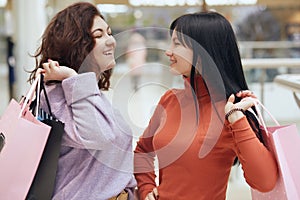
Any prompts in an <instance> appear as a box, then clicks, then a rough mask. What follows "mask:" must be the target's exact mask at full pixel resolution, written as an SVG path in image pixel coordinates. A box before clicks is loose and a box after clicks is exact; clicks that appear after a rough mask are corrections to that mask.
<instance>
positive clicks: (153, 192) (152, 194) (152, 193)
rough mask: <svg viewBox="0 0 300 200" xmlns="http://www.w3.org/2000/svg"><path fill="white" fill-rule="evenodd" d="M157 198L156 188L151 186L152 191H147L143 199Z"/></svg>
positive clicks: (154, 199) (152, 199)
mask: <svg viewBox="0 0 300 200" xmlns="http://www.w3.org/2000/svg"><path fill="white" fill-rule="evenodd" d="M156 199H158V191H157V188H153V190H152V192H149V193H148V194H147V196H146V198H145V200H156Z"/></svg>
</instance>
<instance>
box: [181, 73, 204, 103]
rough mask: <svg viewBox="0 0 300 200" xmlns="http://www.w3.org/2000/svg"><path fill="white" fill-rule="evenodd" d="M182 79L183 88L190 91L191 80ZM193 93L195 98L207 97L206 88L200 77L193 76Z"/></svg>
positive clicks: (187, 78)
mask: <svg viewBox="0 0 300 200" xmlns="http://www.w3.org/2000/svg"><path fill="white" fill-rule="evenodd" d="M183 79H184V88H185V89H188V90H189V91H191V89H192V86H191V82H190V80H191V79H190V77H183ZM195 91H196V94H197V98H201V97H204V96H207V95H209V93H208V90H207V87H206V85H205V82H204V80H203V78H202V76H201V75H196V76H195Z"/></svg>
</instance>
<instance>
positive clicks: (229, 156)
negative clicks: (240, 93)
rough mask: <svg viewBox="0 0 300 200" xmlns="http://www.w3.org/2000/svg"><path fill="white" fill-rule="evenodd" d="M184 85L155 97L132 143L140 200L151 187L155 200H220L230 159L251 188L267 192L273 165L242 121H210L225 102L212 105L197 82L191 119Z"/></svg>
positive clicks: (189, 98) (271, 184) (190, 100)
mask: <svg viewBox="0 0 300 200" xmlns="http://www.w3.org/2000/svg"><path fill="white" fill-rule="evenodd" d="M187 82H188V81H187V80H185V86H186V88H185V89H172V90H169V91H167V92H166V93H165V94H164V95H163V96H162V97H161V99H160V101H159V103H158V105H157V107H156V109H155V112H154V114H153V116H152V117H151V120H150V122H149V125H148V127H147V128H146V130H145V131H144V133H143V135H142V136H141V137H140V138H139V141H138V142H137V146H136V149H135V151H134V170H135V178H136V180H137V183H138V191H139V195H140V199H141V200H144V199H145V197H146V195H147V194H148V193H149V192H151V191H152V190H153V188H155V187H157V190H158V194H159V200H173V199H175V200H196V199H197V200H224V199H226V189H227V183H228V178H229V174H230V170H231V167H232V164H233V161H234V159H235V158H236V157H238V159H239V161H240V163H241V165H242V169H243V171H244V177H245V179H246V181H247V183H248V184H249V185H250V186H251V187H252V188H254V189H257V190H260V191H269V190H271V189H272V188H273V187H274V186H275V183H276V180H277V165H276V161H275V159H274V157H273V156H272V154H271V153H270V152H269V151H268V150H267V148H265V146H264V145H263V144H262V143H261V142H260V141H259V140H258V138H257V137H256V135H255V133H254V132H253V131H252V129H251V127H250V125H249V123H248V121H247V118H246V117H243V118H241V119H239V120H237V121H236V122H234V123H233V124H230V123H229V122H228V121H225V120H223V121H222V120H220V117H219V118H218V117H216V116H217V115H216V114H214V113H215V112H214V110H219V111H222V112H224V106H225V104H218V103H216V104H215V105H214V106H215V107H213V105H212V103H211V98H210V95H209V94H208V91H207V88H206V87H205V84H204V82H203V80H202V79H201V78H197V100H198V107H199V113H198V119H199V120H198V121H197V120H196V119H197V115H196V113H195V110H196V109H195V105H196V104H195V101H194V99H193V97H192V96H191V90H190V89H188V87H187ZM219 116H220V115H219ZM223 116H224V115H223ZM155 158H157V159H158V167H159V177H158V178H159V179H158V180H159V185H158V186H157V185H156V183H155V178H156V174H155V170H157V169H155V168H154V167H155V165H154V160H155Z"/></svg>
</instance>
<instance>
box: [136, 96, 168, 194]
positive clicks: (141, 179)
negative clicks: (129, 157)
mask: <svg viewBox="0 0 300 200" xmlns="http://www.w3.org/2000/svg"><path fill="white" fill-rule="evenodd" d="M168 93H169V92H167V93H166V94H165V95H164V96H163V97H162V98H161V100H160V102H159V103H158V106H157V107H156V109H155V112H154V114H153V116H152V117H151V120H150V123H149V125H148V127H147V128H146V130H145V131H144V133H143V135H142V136H141V137H140V139H139V141H138V142H137V146H136V149H135V151H134V175H135V178H136V180H137V186H138V191H139V196H140V199H141V200H145V198H146V197H147V198H149V199H154V198H155V196H158V193H157V190H156V183H155V178H156V175H155V172H154V157H155V155H156V154H155V150H154V148H153V137H154V135H155V133H156V132H157V130H158V129H159V128H160V126H162V124H161V122H162V121H161V120H162V119H163V118H164V116H163V113H164V112H163V111H164V108H163V101H164V99H165V98H166V96H167V95H168Z"/></svg>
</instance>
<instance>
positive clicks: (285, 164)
mask: <svg viewBox="0 0 300 200" xmlns="http://www.w3.org/2000/svg"><path fill="white" fill-rule="evenodd" d="M263 108H264V107H263ZM264 109H265V108H264ZM265 110H266V109H265ZM266 111H267V110H266ZM267 112H268V111H267ZM268 113H269V112H268ZM269 115H270V113H269ZM270 116H271V118H273V120H275V119H274V117H273V116H272V115H270ZM259 119H260V121H261V122H262V125H263V127H264V128H263V129H264V130H267V131H263V133H264V138H265V140H266V141H267V144H268V145H267V146H268V147H269V149H270V150H271V151H272V152H273V154H274V156H275V157H276V160H277V164H278V168H279V178H278V180H277V183H276V185H275V187H274V188H273V190H272V191H270V192H265V193H263V192H259V191H257V190H254V189H251V194H252V199H253V200H267V199H268V200H300V160H299V153H300V135H299V133H298V130H297V127H296V125H295V124H292V125H286V126H280V125H279V124H278V122H277V121H276V120H275V122H276V124H277V126H273V127H266V125H265V122H264V121H263V119H262V117H261V115H260V117H259Z"/></svg>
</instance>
